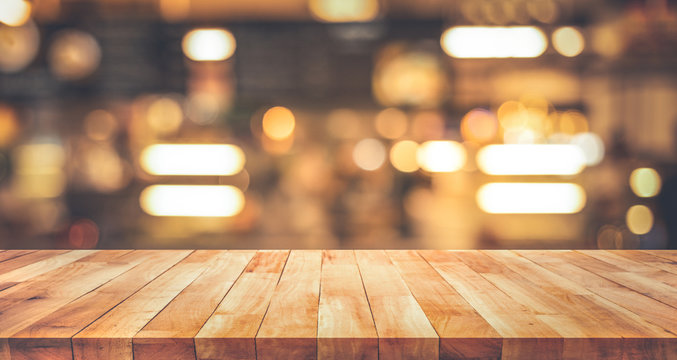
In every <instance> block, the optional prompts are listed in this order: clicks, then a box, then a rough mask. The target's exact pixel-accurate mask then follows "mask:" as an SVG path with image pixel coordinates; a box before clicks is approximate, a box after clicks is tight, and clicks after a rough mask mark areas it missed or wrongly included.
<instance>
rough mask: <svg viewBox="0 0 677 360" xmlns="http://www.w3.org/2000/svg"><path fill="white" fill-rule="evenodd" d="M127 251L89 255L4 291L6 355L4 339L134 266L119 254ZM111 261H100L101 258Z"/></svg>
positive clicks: (0, 342)
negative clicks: (108, 258)
mask: <svg viewBox="0 0 677 360" xmlns="http://www.w3.org/2000/svg"><path fill="white" fill-rule="evenodd" d="M128 252H129V251H127V250H124V251H109V252H105V253H103V252H101V253H91V252H90V254H92V255H90V256H87V257H85V258H82V259H80V260H78V261H75V262H72V263H70V264H67V265H65V266H63V267H61V268H58V269H55V270H53V271H50V272H47V273H45V274H43V275H41V276H38V277H36V278H34V279H31V280H30V281H27V282H24V283H21V284H18V285H17V286H15V287H13V288H11V289H8V290H7V291H4V292H3V293H2V295H1V296H0V308H1V309H3V310H2V316H0V347H1V348H3V349H6V350H3V351H6V352H9V342H8V337H9V336H10V335H12V334H13V333H15V332H17V331H19V330H21V329H23V328H25V327H27V326H29V325H30V324H32V323H33V322H35V321H36V320H38V319H40V318H42V317H44V316H46V315H48V314H50V313H52V312H54V311H55V310H56V309H58V308H59V307H60V306H63V305H65V304H67V303H68V302H70V301H72V300H74V299H77V298H78V297H80V296H82V295H84V294H86V293H88V292H89V291H91V290H93V289H95V288H97V287H99V286H100V285H102V284H104V283H106V282H107V281H109V280H110V279H112V278H115V277H116V276H118V275H119V274H121V273H123V272H125V271H126V270H128V269H129V268H131V267H133V266H134V265H136V264H138V263H139V262H140V261H141V259H134V260H129V261H126V259H120V257H119V255H122V254H125V253H128ZM106 254H107V255H108V256H109V257H111V258H113V259H114V261H113V262H110V263H108V262H105V261H102V260H103V259H102V257H105V255H106Z"/></svg>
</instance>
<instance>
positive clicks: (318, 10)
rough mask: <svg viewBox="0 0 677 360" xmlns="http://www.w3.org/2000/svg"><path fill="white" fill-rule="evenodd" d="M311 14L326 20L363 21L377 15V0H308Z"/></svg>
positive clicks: (372, 18)
mask: <svg viewBox="0 0 677 360" xmlns="http://www.w3.org/2000/svg"><path fill="white" fill-rule="evenodd" d="M308 8H309V9H310V12H311V14H313V16H314V17H316V18H317V19H319V20H322V21H327V22H365V21H371V20H374V19H375V18H376V16H378V13H379V4H378V0H309V2H308Z"/></svg>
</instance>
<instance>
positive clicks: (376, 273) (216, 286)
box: [0, 250, 677, 360]
mask: <svg viewBox="0 0 677 360" xmlns="http://www.w3.org/2000/svg"><path fill="white" fill-rule="evenodd" d="M316 358H319V359H379V358H380V359H438V358H439V359H677V251H668V250H664V251H639V250H623V251H603V250H585V251H583V250H578V251H562V250H553V251H549V250H519V251H514V250H493V251H485V250H468V251H442V250H355V251H353V250H291V251H288V250H5V251H2V250H0V359H50V360H60V359H64V360H66V359H67V360H73V359H75V360H82V359H135V360H145V359H316Z"/></svg>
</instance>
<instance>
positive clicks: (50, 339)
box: [10, 250, 190, 360]
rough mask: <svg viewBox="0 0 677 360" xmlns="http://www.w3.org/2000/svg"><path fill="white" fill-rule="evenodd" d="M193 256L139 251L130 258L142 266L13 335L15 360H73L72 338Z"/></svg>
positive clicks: (11, 342)
mask: <svg viewBox="0 0 677 360" xmlns="http://www.w3.org/2000/svg"><path fill="white" fill-rule="evenodd" d="M107 253H108V252H107ZM189 254H190V251H188V250H167V251H162V252H157V251H151V250H137V251H135V252H134V254H133V255H130V257H132V258H137V259H140V260H141V261H142V262H141V263H140V264H138V265H136V266H134V267H133V268H131V269H130V270H128V271H126V272H125V273H123V274H121V275H120V276H118V277H116V278H115V279H113V280H111V281H109V282H108V283H106V284H104V285H102V286H101V287H99V288H97V289H94V290H93V291H91V292H89V293H87V294H86V295H84V296H82V297H80V298H78V299H77V300H74V301H72V302H70V303H69V304H67V305H65V306H63V307H61V308H59V309H58V310H56V311H54V312H53V313H51V314H49V315H47V316H45V317H43V318H42V319H40V320H38V321H36V322H35V323H33V324H32V325H30V326H29V327H26V328H24V329H23V330H21V331H19V332H17V333H16V334H14V335H12V338H11V339H10V347H11V353H12V357H13V358H26V359H36V360H37V359H40V360H42V359H44V360H72V359H73V351H72V348H71V341H70V338H71V337H73V336H74V335H75V334H77V333H78V332H80V331H81V330H82V329H84V328H85V327H87V326H88V325H89V324H91V323H92V322H94V321H95V320H96V319H98V318H99V317H101V316H102V315H103V314H105V313H106V312H107V311H108V310H110V309H111V308H113V307H115V306H116V305H118V304H119V303H121V302H122V301H124V300H125V299H127V298H128V297H129V296H130V295H132V294H134V293H135V292H136V291H138V290H139V289H141V288H142V287H143V286H145V285H146V284H147V283H149V282H150V281H151V280H153V279H155V278H156V277H158V276H159V275H160V274H162V273H163V272H164V271H166V270H167V269H169V268H170V267H172V266H173V265H174V264H176V263H177V262H179V261H180V260H181V259H183V258H185V257H186V256H188V255H189ZM54 339H65V341H61V342H58V341H54ZM43 355H46V356H43Z"/></svg>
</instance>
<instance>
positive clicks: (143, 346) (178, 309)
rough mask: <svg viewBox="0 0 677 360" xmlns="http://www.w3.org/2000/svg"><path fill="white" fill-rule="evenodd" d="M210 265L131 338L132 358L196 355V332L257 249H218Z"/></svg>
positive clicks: (193, 356) (169, 359)
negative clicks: (194, 340) (194, 339)
mask: <svg viewBox="0 0 677 360" xmlns="http://www.w3.org/2000/svg"><path fill="white" fill-rule="evenodd" d="M217 252H218V255H217V256H216V257H215V258H214V260H213V261H212V262H211V263H210V265H209V268H208V269H207V270H206V271H205V272H203V273H202V274H200V276H199V277H198V278H197V279H196V280H195V281H193V283H191V284H190V285H188V287H186V288H185V289H184V290H183V291H182V292H181V293H180V294H179V295H178V296H177V297H176V298H174V300H172V301H171V302H170V303H169V305H167V307H166V308H164V309H163V310H162V311H160V313H159V314H158V315H157V316H156V317H155V318H154V319H153V320H152V321H150V322H149V323H148V324H147V325H146V326H145V327H144V328H143V329H142V330H141V331H140V332H139V333H138V334H136V336H134V340H133V348H134V359H135V360H151V359H164V360H172V359H176V360H179V359H195V344H194V342H193V337H195V335H197V333H198V331H200V328H202V326H203V325H204V323H205V322H206V321H207V319H208V318H209V317H210V316H211V314H212V313H213V312H214V311H215V310H216V307H217V306H218V305H219V303H220V302H221V301H222V300H223V298H224V296H225V295H226V293H227V292H228V291H229V290H230V288H231V287H232V286H233V284H234V283H235V280H237V278H238V277H239V276H240V274H241V273H242V271H243V270H244V269H245V267H246V266H247V264H248V263H249V261H251V259H252V257H254V254H256V251H253V250H250V251H245V250H233V251H228V252H226V251H217Z"/></svg>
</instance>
